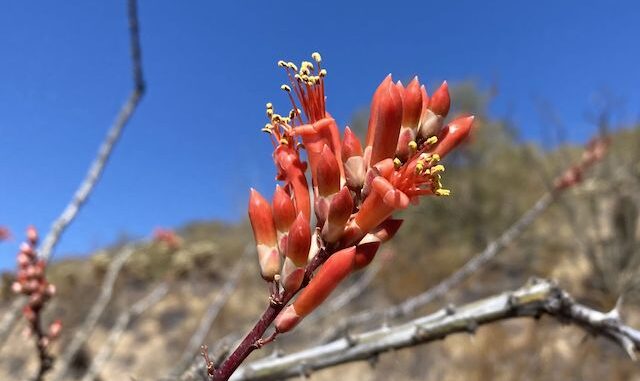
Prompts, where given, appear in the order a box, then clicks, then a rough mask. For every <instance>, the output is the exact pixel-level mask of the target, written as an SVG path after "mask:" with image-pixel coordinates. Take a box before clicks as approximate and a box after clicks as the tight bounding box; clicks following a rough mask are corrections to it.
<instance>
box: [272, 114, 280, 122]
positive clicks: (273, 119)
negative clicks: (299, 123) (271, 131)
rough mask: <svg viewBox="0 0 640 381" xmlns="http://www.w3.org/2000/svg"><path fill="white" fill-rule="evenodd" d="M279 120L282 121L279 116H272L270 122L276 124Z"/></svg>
mask: <svg viewBox="0 0 640 381" xmlns="http://www.w3.org/2000/svg"><path fill="white" fill-rule="evenodd" d="M281 120H282V116H281V115H280V114H273V115H272V116H271V121H272V122H275V123H278V122H280V121H281Z"/></svg>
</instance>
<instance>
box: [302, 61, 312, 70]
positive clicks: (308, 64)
mask: <svg viewBox="0 0 640 381" xmlns="http://www.w3.org/2000/svg"><path fill="white" fill-rule="evenodd" d="M301 66H302V70H305V69H307V70H309V69H311V70H313V64H312V63H311V62H309V61H302V65H301Z"/></svg>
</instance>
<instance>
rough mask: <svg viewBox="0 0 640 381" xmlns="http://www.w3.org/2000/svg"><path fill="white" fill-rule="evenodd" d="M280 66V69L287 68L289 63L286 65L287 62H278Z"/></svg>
mask: <svg viewBox="0 0 640 381" xmlns="http://www.w3.org/2000/svg"><path fill="white" fill-rule="evenodd" d="M278 66H280V67H286V66H287V63H286V62H284V61H283V60H280V61H278Z"/></svg>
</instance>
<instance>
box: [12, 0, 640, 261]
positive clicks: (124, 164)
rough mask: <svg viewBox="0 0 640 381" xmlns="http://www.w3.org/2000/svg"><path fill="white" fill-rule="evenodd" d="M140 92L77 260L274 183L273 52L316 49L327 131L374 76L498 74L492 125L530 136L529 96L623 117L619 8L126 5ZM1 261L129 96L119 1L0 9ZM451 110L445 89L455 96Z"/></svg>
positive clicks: (534, 120) (532, 107)
mask: <svg viewBox="0 0 640 381" xmlns="http://www.w3.org/2000/svg"><path fill="white" fill-rule="evenodd" d="M139 12H140V23H141V30H142V36H141V38H142V48H143V60H144V70H145V77H146V80H147V83H148V93H147V95H146V97H145V98H144V100H143V102H142V104H141V106H140V108H139V110H138V112H137V113H136V115H135V117H134V118H133V120H132V122H131V124H130V125H129V126H128V127H127V130H126V131H125V133H124V136H123V138H122V141H121V143H120V144H119V145H118V147H117V148H116V152H115V155H114V157H113V160H112V161H111V163H110V165H109V167H108V168H107V171H106V173H105V175H104V177H103V179H102V182H101V183H100V184H99V185H98V187H97V189H96V191H95V193H94V194H93V196H92V197H91V199H90V201H89V203H88V204H87V206H86V208H85V209H84V210H83V211H82V212H81V213H80V215H79V216H78V219H77V221H76V222H75V223H74V224H73V225H72V226H71V227H70V229H69V230H68V231H67V233H66V235H65V236H64V238H63V239H62V241H61V243H60V245H59V246H58V250H57V252H58V254H56V256H57V258H60V257H62V256H63V255H65V254H82V253H86V252H88V251H90V250H93V249H96V248H98V247H101V246H103V245H105V244H108V243H110V242H113V241H114V240H115V239H116V238H117V237H118V236H120V235H121V234H123V233H125V232H126V233H128V234H130V235H133V236H137V237H143V236H148V235H149V233H150V232H151V230H152V229H153V228H154V227H156V226H169V227H174V226H179V225H181V224H183V223H185V222H188V221H191V220H194V219H214V218H218V219H225V220H230V221H236V220H238V219H240V218H242V217H243V216H244V213H245V211H244V208H245V205H246V198H247V194H248V193H247V189H248V187H249V186H255V187H257V188H258V189H259V190H261V191H263V192H264V193H270V192H271V191H272V187H273V175H274V171H273V169H272V166H271V163H270V160H269V158H270V143H269V141H268V139H267V137H266V136H264V135H263V134H261V133H260V132H259V130H260V128H261V127H262V126H263V125H264V123H265V121H266V120H265V117H264V104H265V102H267V101H274V103H275V104H276V107H277V106H278V105H279V104H282V105H283V107H285V106H286V102H285V98H284V96H283V94H282V93H281V91H280V90H279V85H280V84H281V83H282V82H283V80H284V77H283V74H282V72H281V71H279V70H278V68H277V67H276V65H275V63H276V61H277V60H278V59H291V60H294V61H300V60H302V59H308V57H309V55H310V54H311V52H313V51H320V52H321V53H322V55H323V59H324V64H325V66H326V67H327V68H328V72H329V76H328V79H327V96H328V101H327V102H328V105H329V109H330V111H331V112H332V114H333V115H334V116H335V117H336V119H337V120H338V121H339V122H340V123H341V125H344V123H345V122H347V121H348V120H349V117H350V115H351V114H352V113H353V111H354V110H357V109H359V108H361V107H363V106H366V105H368V103H369V100H370V96H371V94H372V92H373V90H374V89H375V87H376V86H377V84H378V83H379V82H380V80H382V78H383V77H384V76H385V75H386V74H387V73H389V72H391V73H393V74H394V76H395V77H396V78H400V79H403V78H409V77H410V76H413V75H414V74H418V75H419V76H420V78H421V80H422V81H423V82H426V83H427V85H428V86H429V87H430V88H434V87H435V86H436V85H437V84H438V83H439V82H440V81H441V80H443V79H447V80H449V81H450V82H456V81H462V80H467V79H472V80H475V81H477V82H478V83H479V84H480V85H481V86H490V85H491V84H494V83H495V84H497V86H498V88H499V94H498V96H497V98H496V99H495V101H494V103H493V104H492V106H491V112H492V115H493V116H495V117H500V116H505V115H510V116H511V118H512V119H513V120H514V121H515V122H516V124H517V126H518V127H519V128H520V131H521V135H522V137H523V138H524V139H539V136H540V124H541V123H540V117H539V115H538V113H537V111H536V102H535V100H536V99H545V100H547V101H548V102H550V103H551V104H553V105H554V107H555V109H556V110H557V112H558V114H559V115H560V116H561V117H562V118H563V120H564V122H565V123H566V124H567V126H569V138H570V139H572V140H574V141H581V140H584V139H585V138H586V137H587V136H588V135H590V134H591V133H592V132H593V131H594V127H593V126H591V125H590V124H589V123H588V122H586V120H585V114H586V113H587V112H588V111H589V110H590V109H591V108H593V107H594V104H595V103H594V99H596V98H597V94H599V93H600V92H601V91H602V90H608V91H609V92H610V93H612V94H614V95H615V96H616V97H618V98H620V99H623V100H624V103H623V106H622V107H621V108H620V110H621V111H622V112H621V114H620V115H619V116H620V117H621V118H622V119H627V120H632V119H633V118H635V117H637V116H638V114H639V111H640V107H639V105H640V72H639V69H638V66H639V65H638V62H639V61H640V44H638V36H640V23H639V22H638V19H639V18H640V3H638V2H635V1H616V2H610V1H600V2H588V3H587V2H584V1H562V2H559V1H537V2H514V1H494V2H475V1H439V2H426V1H414V2H399V1H396V2H391V3H383V2H380V3H374V2H344V1H324V2H305V3H293V2H279V1H272V2H256V1H254V2H248V1H229V2H213V1H189V2H178V1H158V0H156V1H149V0H143V1H142V2H141V4H140V9H139ZM0 36H2V37H0V51H1V55H0V195H1V197H0V224H4V225H7V226H9V227H10V228H11V229H12V230H13V231H14V236H15V238H14V240H13V241H11V242H8V243H0V269H2V268H5V269H6V268H8V267H12V266H13V261H14V253H15V250H16V247H17V245H18V243H19V241H20V240H21V239H22V232H23V229H24V227H25V226H26V225H28V224H35V225H36V226H37V227H38V228H39V229H40V230H41V231H42V232H46V230H47V229H48V227H49V225H50V224H51V222H52V221H53V219H54V218H55V217H56V216H57V215H58V214H59V213H60V212H61V210H62V208H63V207H64V205H65V204H66V203H67V202H68V200H69V198H70V196H71V194H72V192H73V191H74V190H75V188H76V187H77V186H78V184H79V181H80V179H81V178H82V177H83V176H84V173H85V172H86V170H87V167H88V165H89V162H90V160H91V159H92V158H93V156H94V155H95V152H96V149H97V147H98V145H99V143H100V141H101V140H102V138H103V136H104V134H105V131H106V129H107V127H108V126H109V125H110V123H111V122H112V120H113V118H114V115H115V113H116V112H117V110H118V108H119V106H120V104H121V103H122V101H123V100H124V98H125V97H126V95H127V93H128V92H129V90H130V88H131V76H130V62H129V57H128V39H127V27H126V12H125V6H124V1H108V2H107V1H100V2H98V1H94V2H89V1H80V0H76V1H66V2H3V3H2V4H1V5H0ZM454 102H455V99H454Z"/></svg>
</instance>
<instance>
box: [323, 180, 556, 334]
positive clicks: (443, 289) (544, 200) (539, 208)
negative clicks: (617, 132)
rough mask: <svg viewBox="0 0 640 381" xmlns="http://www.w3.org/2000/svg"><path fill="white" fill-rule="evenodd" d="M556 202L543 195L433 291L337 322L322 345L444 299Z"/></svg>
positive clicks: (546, 194) (549, 195)
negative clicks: (357, 328) (352, 328)
mask: <svg viewBox="0 0 640 381" xmlns="http://www.w3.org/2000/svg"><path fill="white" fill-rule="evenodd" d="M555 199H556V195H555V193H554V192H552V191H549V192H546V193H545V194H544V195H542V197H540V198H539V199H538V201H536V203H535V204H534V205H533V206H532V207H531V208H530V209H529V210H527V211H526V212H525V213H524V214H523V215H522V217H520V219H518V220H517V221H516V222H515V223H514V224H513V225H511V226H510V227H509V228H508V229H507V230H505V231H504V232H503V233H502V234H501V235H500V237H498V238H497V239H496V240H494V241H491V242H490V243H489V245H488V246H487V247H486V248H485V249H484V250H483V251H482V252H480V253H478V254H476V255H475V256H473V257H472V258H471V259H470V260H469V261H467V262H466V263H465V264H464V265H463V266H462V267H460V268H459V269H458V270H456V271H455V272H454V273H453V274H451V275H450V276H449V277H447V278H445V279H444V280H442V281H441V282H440V283H438V284H437V285H435V286H434V287H432V288H430V289H428V290H427V291H425V292H423V293H422V294H420V295H417V296H414V297H412V298H410V299H407V300H406V301H404V302H403V303H401V304H398V305H395V306H391V307H389V308H387V309H384V310H378V311H375V310H367V311H363V312H360V313H357V314H354V315H350V316H348V317H347V318H345V319H343V320H342V321H340V322H338V324H336V325H335V327H334V328H333V329H330V330H328V332H326V333H325V334H324V335H323V336H322V341H327V340H331V339H333V338H335V337H336V336H338V335H340V334H341V332H343V331H344V330H346V329H347V328H348V327H350V326H354V325H358V324H363V323H366V322H368V321H371V320H374V319H378V318H383V317H387V318H397V317H400V316H405V315H408V314H410V313H412V312H413V311H415V310H416V309H418V308H420V307H422V306H425V305H427V304H429V303H431V302H433V301H434V300H436V299H437V298H440V297H442V296H443V295H445V294H446V293H447V292H449V290H451V289H452V288H454V287H456V286H458V285H459V284H461V283H462V282H463V281H464V280H466V279H467V278H468V277H470V276H471V275H473V274H474V273H476V272H477V271H478V269H480V268H481V267H482V266H484V265H485V264H486V263H487V262H489V261H490V260H491V259H493V258H494V257H495V256H496V255H497V254H498V253H499V252H500V251H501V250H502V249H504V248H505V247H507V246H509V245H510V244H511V243H513V242H514V241H515V240H516V239H517V238H518V237H520V235H522V233H524V231H525V230H526V229H527V228H528V227H529V226H530V225H531V224H532V223H533V222H534V221H535V220H536V219H537V218H538V217H539V216H540V215H541V214H542V213H543V212H544V211H545V210H547V208H548V207H549V205H551V203H552V202H553V201H554V200H555Z"/></svg>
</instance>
